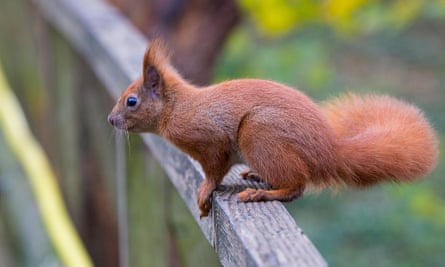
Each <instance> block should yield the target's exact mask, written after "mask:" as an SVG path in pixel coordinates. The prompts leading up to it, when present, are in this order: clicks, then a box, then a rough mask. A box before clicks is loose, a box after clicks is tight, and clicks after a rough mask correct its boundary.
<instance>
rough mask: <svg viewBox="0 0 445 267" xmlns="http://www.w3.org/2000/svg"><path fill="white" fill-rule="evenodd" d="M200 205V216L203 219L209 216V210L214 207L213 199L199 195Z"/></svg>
mask: <svg viewBox="0 0 445 267" xmlns="http://www.w3.org/2000/svg"><path fill="white" fill-rule="evenodd" d="M198 207H199V210H200V212H201V213H200V214H199V218H200V219H202V217H207V216H208V215H209V211H210V209H211V208H212V200H211V198H210V197H209V198H207V199H199V197H198Z"/></svg>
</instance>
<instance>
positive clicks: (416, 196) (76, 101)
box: [0, 0, 445, 266]
mask: <svg viewBox="0 0 445 267" xmlns="http://www.w3.org/2000/svg"><path fill="white" fill-rule="evenodd" d="M110 2H113V1H110ZM114 2H116V1H114ZM117 2H119V1H117ZM121 2H125V1H121ZM127 2H137V1H127ZM154 2H156V1H154ZM179 2H180V1H179ZM0 4H1V5H0V6H1V8H0V61H1V63H2V64H3V66H4V68H5V71H6V74H7V76H8V79H9V81H10V83H11V85H12V88H13V89H14V90H15V92H16V94H17V95H18V96H19V99H20V101H21V103H22V105H23V106H24V109H25V111H26V112H27V114H28V117H29V120H30V123H31V125H32V128H33V131H34V133H35V134H36V136H37V137H38V138H39V140H40V141H41V142H42V144H43V145H44V147H45V149H46V150H47V153H48V154H49V157H50V159H51V160H52V162H53V164H54V167H55V169H56V172H57V173H58V177H59V180H60V181H59V182H60V184H61V186H62V191H63V192H64V194H65V197H66V200H67V203H68V208H69V211H70V213H71V215H72V217H73V220H74V223H75V224H76V226H77V227H78V229H79V231H80V234H81V237H82V238H83V240H84V241H85V243H86V246H87V248H89V251H90V253H91V254H92V257H93V259H94V261H95V263H96V265H97V266H115V265H113V264H111V263H108V262H107V260H106V259H105V260H104V259H103V258H107V259H108V260H109V261H112V259H116V257H117V256H116V254H117V253H116V248H115V245H114V247H113V245H112V244H115V243H116V234H115V230H116V219H115V208H114V201H115V199H114V198H115V197H114V196H115V193H114V192H115V188H114V184H113V183H114V180H113V179H114V175H115V174H114V172H113V165H114V156H113V155H114V148H113V146H114V141H113V131H112V129H111V128H110V127H109V126H108V125H107V124H106V121H105V118H106V115H107V112H108V110H109V109H110V108H111V107H112V104H113V101H112V100H111V99H110V98H109V97H108V96H106V93H105V90H103V89H102V90H99V89H98V88H100V85H99V83H98V82H97V81H96V78H95V77H94V75H92V74H91V72H90V71H88V67H87V66H86V64H85V63H84V62H83V60H82V59H80V58H79V57H78V55H77V54H76V53H75V52H73V51H72V48H70V46H69V45H68V44H67V43H66V41H65V40H64V38H63V37H61V36H58V34H57V33H56V32H55V31H54V29H52V28H51V27H48V26H47V25H45V22H44V21H43V19H42V18H41V17H39V15H38V11H37V10H36V9H35V8H34V6H32V5H31V4H30V2H29V1H24V0H19V1H9V0H0ZM237 5H238V8H239V9H240V10H241V12H240V16H241V18H242V19H241V20H240V21H239V22H238V23H237V24H236V25H237V26H236V27H234V28H233V29H231V30H230V32H229V34H228V35H227V40H226V41H225V43H224V45H223V46H222V49H221V50H220V51H218V54H217V61H216V62H215V64H214V73H213V82H217V81H222V80H227V79H234V78H240V77H256V78H263V79H272V80H276V81H280V82H283V83H286V84H289V85H292V86H294V87H296V88H299V89H300V90H302V91H304V92H306V93H307V94H308V95H310V96H311V97H313V98H314V99H315V100H317V101H324V100H326V99H328V98H329V97H332V96H336V95H338V94H340V93H342V92H345V91H355V92H363V93H365V92H378V93H385V94H391V95H394V96H396V97H399V98H402V99H405V100H407V101H409V102H412V103H415V104H416V105H418V106H419V107H421V108H422V109H423V110H424V111H425V114H426V116H427V117H428V118H429V119H430V120H431V122H432V123H433V125H434V126H435V128H436V130H437V133H438V135H439V137H440V139H441V140H442V144H441V154H440V162H439V164H438V167H437V169H436V170H435V172H434V173H432V174H431V175H430V176H429V177H427V178H426V179H424V180H421V181H418V182H415V183H412V184H401V185H396V184H382V185H378V186H375V187H373V188H370V189H366V190H348V189H343V190H340V191H339V192H331V191H329V190H325V191H323V192H322V193H320V194H314V195H306V196H304V197H303V198H301V199H299V200H297V201H294V202H292V203H290V204H286V206H287V208H288V209H289V211H290V213H291V214H292V215H293V217H294V218H295V220H296V222H297V224H298V225H299V226H300V227H302V229H303V230H304V231H305V233H306V234H307V235H308V236H309V238H310V239H311V240H312V242H313V243H314V244H315V246H316V247H317V248H318V249H319V251H320V252H321V254H322V255H323V256H324V257H325V258H326V260H327V262H328V263H329V264H330V265H331V266H443V260H444V257H445V256H444V255H445V179H444V175H445V164H444V163H445V162H444V160H445V158H444V157H445V156H444V155H443V154H444V153H443V152H444V150H445V147H444V145H443V140H444V133H445V27H444V26H445V1H443V0H405V1H403V0H393V1H383V0H381V1H378V0H350V1H348V0H337V1H334V0H332V1H329V0H324V1H322V0H320V1H309V0H300V1H296V0H295V1H291V0H288V1H285V0H277V1H255V0H240V1H238V2H237ZM42 35H51V36H52V35H54V36H55V37H54V38H49V39H47V38H42V37H41V36H42ZM48 40H51V42H48ZM73 65H74V66H75V67H72V66H73ZM79 69H81V70H82V71H80V70H79ZM85 69H86V70H87V71H86V72H89V73H84V72H83V71H85ZM0 104H1V99H0ZM80 121H84V122H80ZM80 127H82V129H85V130H81V131H80V130H79V128H80ZM0 139H1V138H0ZM0 145H1V146H0V147H1V150H0V163H1V164H0V168H1V169H0V266H37V265H36V264H35V262H36V261H35V259H33V258H32V255H34V254H33V253H32V252H30V251H32V249H29V248H27V246H26V243H27V242H31V241H29V240H30V238H33V237H32V235H31V236H30V235H28V234H29V233H28V234H27V232H26V231H25V230H23V229H30V230H29V231H30V232H31V233H32V232H36V231H37V230H34V228H33V227H35V226H34V225H26V223H24V222H20V219H21V220H26V218H22V217H20V216H19V215H17V214H20V212H21V211H22V209H23V205H22V206H21V205H18V204H14V203H16V202H14V201H16V200H13V199H12V197H11V194H12V193H11V192H12V189H11V188H12V187H14V188H19V189H20V188H22V187H26V183H23V184H15V185H14V186H12V185H11V183H12V182H11V180H15V181H21V180H20V179H22V178H20V177H22V176H23V174H22V173H21V171H20V168H19V167H12V166H13V164H11V162H13V161H14V160H13V159H12V157H11V156H9V157H8V151H7V149H6V148H5V145H4V144H3V145H2V143H1V142H0ZM128 146H129V148H128V151H129V153H128V154H129V156H128V159H129V162H130V163H129V164H130V166H129V168H128V196H129V200H128V203H129V204H128V210H129V211H128V212H129V223H130V258H131V266H218V265H219V264H218V263H217V261H216V259H215V255H214V252H212V249H211V248H210V247H209V245H208V244H206V241H205V240H204V238H203V237H202V235H201V234H200V233H199V230H198V229H197V226H196V225H195V223H194V221H193V219H191V217H190V215H189V214H188V211H187V210H186V208H185V207H184V205H183V204H182V202H181V200H180V199H179V197H178V196H177V195H176V193H175V192H174V189H172V187H171V185H170V184H169V182H168V181H167V178H165V177H164V176H163V174H162V172H161V171H160V169H159V166H157V164H156V163H155V162H153V160H152V159H151V156H150V155H149V153H148V152H147V151H146V149H145V148H143V145H142V144H141V141H140V140H139V138H138V137H137V136H132V137H131V139H130V142H129V144H128ZM147 162H148V163H147ZM92 165H94V166H92ZM97 166H99V167H97ZM7 167H8V168H7ZM14 175H16V176H14ZM80 177H82V178H80ZM22 180H23V179H22ZM17 183H18V182H17ZM14 192H16V191H14ZM17 192H21V191H20V190H18V191H17ZM22 194H27V193H26V191H24V193H22ZM17 199H20V197H17ZM30 201H31V202H32V200H30ZM17 209H19V210H17ZM98 213H100V214H99V215H98ZM36 217H38V216H37V215H36ZM110 218H111V219H110ZM165 222H166V223H165ZM100 231H102V232H100ZM99 232H100V233H99ZM110 232H111V233H114V234H111V235H110V234H109V233H110ZM101 235H107V236H108V238H109V239H108V240H105V241H104V240H102V239H101V238H102V237H101ZM101 242H105V243H106V244H108V245H109V246H112V247H111V248H109V249H104V248H102V247H103V246H101V245H100V244H103V243H101ZM37 244H39V243H38V242H37ZM110 244H111V245H110ZM98 247H99V248H98ZM49 250H50V251H51V249H49ZM102 250H103V251H102ZM113 253H114V254H113ZM202 255H206V256H205V257H204V259H202V257H203V256H202ZM47 257H48V256H47ZM37 258H38V259H37V261H39V260H40V261H39V262H40V263H41V264H42V265H39V266H45V265H44V264H43V263H44V262H45V260H42V258H39V257H37ZM42 262H43V263H42ZM2 263H3V264H2ZM203 264H204V265H203Z"/></svg>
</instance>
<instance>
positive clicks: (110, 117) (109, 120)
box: [108, 114, 115, 126]
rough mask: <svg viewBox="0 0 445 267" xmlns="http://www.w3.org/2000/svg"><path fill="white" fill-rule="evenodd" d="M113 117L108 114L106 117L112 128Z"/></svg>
mask: <svg viewBox="0 0 445 267" xmlns="http://www.w3.org/2000/svg"><path fill="white" fill-rule="evenodd" d="M114 121H115V120H114V117H113V116H112V115H111V114H110V115H108V122H109V123H110V124H111V125H112V126H114Z"/></svg>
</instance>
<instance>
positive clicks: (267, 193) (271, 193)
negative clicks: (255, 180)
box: [238, 184, 305, 202]
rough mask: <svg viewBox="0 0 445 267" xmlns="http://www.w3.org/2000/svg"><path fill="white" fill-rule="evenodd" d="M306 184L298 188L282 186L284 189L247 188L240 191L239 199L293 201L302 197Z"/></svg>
mask: <svg viewBox="0 0 445 267" xmlns="http://www.w3.org/2000/svg"><path fill="white" fill-rule="evenodd" d="M304 188H305V186H304V185H303V184H302V185H300V186H299V187H297V188H282V189H270V190H266V189H255V188H247V189H245V190H244V191H242V192H240V193H238V199H239V200H240V201H242V202H253V201H270V200H278V201H291V200H294V199H296V198H298V197H300V196H301V195H302V194H303V192H304Z"/></svg>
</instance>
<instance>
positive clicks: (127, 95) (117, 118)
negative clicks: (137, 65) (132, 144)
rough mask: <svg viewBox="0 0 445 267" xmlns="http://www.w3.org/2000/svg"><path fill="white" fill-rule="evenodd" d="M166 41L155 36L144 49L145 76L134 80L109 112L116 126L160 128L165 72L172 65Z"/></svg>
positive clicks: (149, 129) (139, 128) (109, 118)
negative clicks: (169, 60) (165, 45)
mask: <svg viewBox="0 0 445 267" xmlns="http://www.w3.org/2000/svg"><path fill="white" fill-rule="evenodd" d="M165 51H166V50H165V48H164V44H163V42H162V41H161V40H159V39H156V40H154V41H152V42H150V46H149V47H148V49H147V50H146V52H145V56H144V63H143V73H142V77H141V78H139V79H137V80H136V81H134V82H133V83H131V84H130V85H129V86H128V87H127V89H125V91H124V92H123V93H122V95H121V96H120V97H119V99H118V101H117V103H116V105H115V106H114V108H113V110H112V111H111V113H110V114H109V115H108V122H109V123H110V124H111V125H113V126H114V127H115V128H117V129H121V130H126V131H130V132H157V127H158V122H159V118H160V115H161V112H162V109H163V105H164V102H165V98H166V95H165V90H164V88H165V87H166V83H165V81H164V79H163V78H164V75H163V74H164V73H166V74H167V75H168V72H169V71H170V70H169V69H170V68H171V67H170V65H169V63H168V56H167V53H166V52H165Z"/></svg>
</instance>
